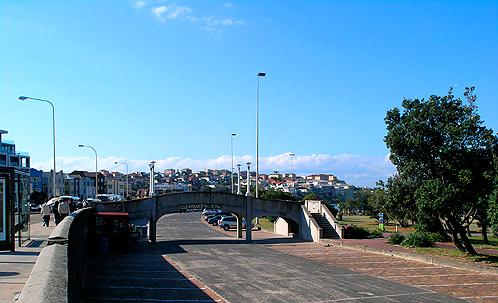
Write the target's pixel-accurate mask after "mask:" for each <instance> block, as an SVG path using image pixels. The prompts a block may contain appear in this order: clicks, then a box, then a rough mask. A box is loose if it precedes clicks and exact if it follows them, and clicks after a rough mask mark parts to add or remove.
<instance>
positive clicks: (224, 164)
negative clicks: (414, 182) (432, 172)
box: [32, 153, 395, 186]
mask: <svg viewBox="0 0 498 303" xmlns="http://www.w3.org/2000/svg"><path fill="white" fill-rule="evenodd" d="M32 160H33V159H32ZM150 161H151V160H135V159H126V158H122V157H106V158H99V159H98V166H99V169H107V170H110V171H115V170H118V171H121V172H124V170H125V167H124V166H123V165H121V166H116V165H115V164H114V162H128V164H129V169H130V171H148V164H149V162H150ZM155 161H156V168H157V170H158V171H161V170H164V169H166V168H176V169H179V168H186V167H189V168H192V169H193V170H194V171H198V170H203V169H207V168H228V169H229V168H230V167H231V157H230V156H229V155H222V156H219V157H216V158H209V159H196V158H182V157H168V158H165V159H158V160H156V159H155ZM247 162H251V163H252V165H251V170H254V168H255V161H254V157H253V156H251V155H243V156H236V157H234V165H235V164H237V163H240V164H242V168H243V169H245V167H246V165H245V163H247ZM259 164H260V172H266V173H268V172H272V171H274V170H278V171H280V172H289V171H290V157H289V153H282V154H278V155H273V156H268V157H261V158H260V162H259ZM292 166H293V171H294V172H296V173H298V174H303V175H304V174H311V173H332V174H335V175H336V176H337V177H338V178H339V179H343V180H345V181H346V182H348V183H350V184H354V185H366V186H374V185H375V182H376V181H377V180H379V179H383V180H385V179H386V178H387V177H389V176H391V175H392V174H393V173H394V172H395V168H394V166H393V165H392V164H391V162H390V161H389V158H388V157H387V156H384V157H372V156H364V155H352V154H342V155H328V154H311V155H296V156H295V157H294V158H293V163H292ZM51 167H52V161H51V160H48V161H43V162H34V161H33V168H37V169H43V170H47V171H49V170H50V169H51ZM57 167H58V169H62V170H64V171H65V172H71V171H73V170H88V171H91V170H95V158H91V157H59V158H57Z"/></svg>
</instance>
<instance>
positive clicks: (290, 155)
mask: <svg viewBox="0 0 498 303" xmlns="http://www.w3.org/2000/svg"><path fill="white" fill-rule="evenodd" d="M295 155H296V154H295V153H290V154H289V157H290V164H291V166H290V173H291V175H292V158H294V156H295Z"/></svg>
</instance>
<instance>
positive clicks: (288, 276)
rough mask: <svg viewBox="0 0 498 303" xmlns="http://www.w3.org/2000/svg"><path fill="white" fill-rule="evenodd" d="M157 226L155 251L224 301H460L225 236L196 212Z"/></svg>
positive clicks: (169, 217)
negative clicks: (207, 224) (205, 222)
mask: <svg viewBox="0 0 498 303" xmlns="http://www.w3.org/2000/svg"><path fill="white" fill-rule="evenodd" d="M157 230H158V232H157V235H158V238H157V240H158V248H159V249H160V250H161V252H162V253H163V254H165V255H166V257H167V258H168V259H170V260H171V261H172V262H174V263H175V264H176V265H177V266H178V267H179V268H181V269H182V270H183V271H185V272H188V273H189V274H191V275H192V276H193V277H195V278H196V279H198V280H199V281H201V282H202V283H203V284H204V285H206V286H207V287H209V288H211V289H212V290H213V291H214V292H216V293H217V294H219V295H220V296H221V297H223V298H224V299H226V300H227V301H229V302H464V301H462V300H459V299H456V298H452V297H448V296H445V295H442V294H439V293H435V292H432V291H430V290H426V289H421V288H417V287H412V286H408V285H404V284H399V283H395V282H391V281H386V280H384V279H379V278H375V277H373V276H369V275H366V274H362V273H358V272H354V271H351V270H348V269H345V268H341V267H336V266H333V265H331V264H323V263H320V262H316V261H313V260H310V259H306V258H301V257H297V256H292V255H290V254H286V253H284V252H279V251H276V250H274V249H271V248H269V247H267V246H266V243H269V242H271V241H269V240H256V241H254V242H253V243H251V244H248V243H246V242H244V241H242V240H237V239H233V238H228V237H227V236H226V235H225V234H223V233H221V232H217V231H216V230H214V229H212V228H210V227H208V226H206V225H205V224H203V223H202V222H201V221H200V215H199V214H198V213H189V214H174V215H167V216H164V217H163V218H161V219H160V220H159V222H158V225H157ZM289 241H293V240H292V239H282V238H279V239H274V240H273V243H278V242H289Z"/></svg>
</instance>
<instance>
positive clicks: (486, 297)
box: [460, 296, 498, 299]
mask: <svg viewBox="0 0 498 303" xmlns="http://www.w3.org/2000/svg"><path fill="white" fill-rule="evenodd" d="M460 298H461V299H494V298H498V296H477V297H460Z"/></svg>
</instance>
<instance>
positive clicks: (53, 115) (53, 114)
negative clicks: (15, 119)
mask: <svg viewBox="0 0 498 303" xmlns="http://www.w3.org/2000/svg"><path fill="white" fill-rule="evenodd" d="M18 99H19V100H21V101H27V100H33V101H41V102H46V103H48V104H50V105H51V106H52V132H53V134H52V137H53V142H54V171H53V173H52V190H53V196H54V197H55V194H56V192H55V172H56V169H55V109H54V104H53V103H52V102H50V101H48V100H44V99H38V98H31V97H26V96H20V97H19V98H18Z"/></svg>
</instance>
